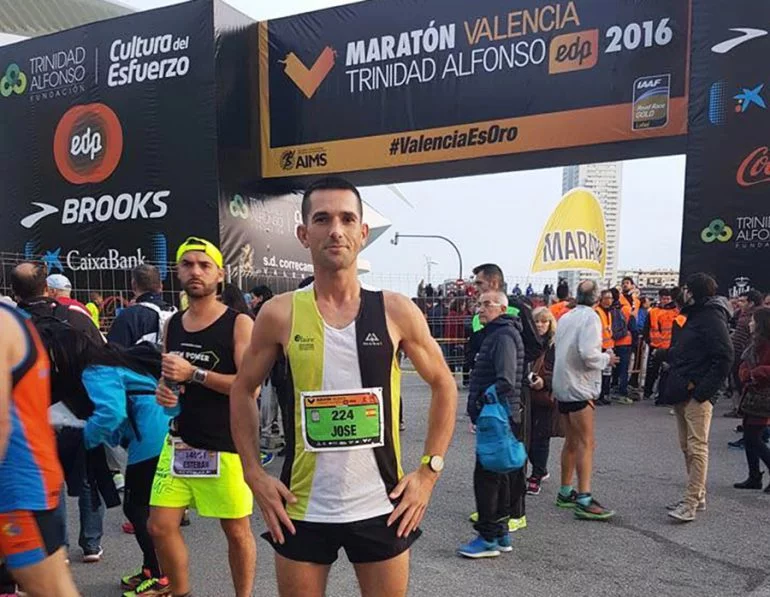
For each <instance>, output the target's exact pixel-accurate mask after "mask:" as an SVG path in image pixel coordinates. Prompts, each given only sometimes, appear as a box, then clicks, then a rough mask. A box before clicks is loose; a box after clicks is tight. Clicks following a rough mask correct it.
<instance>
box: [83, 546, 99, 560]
mask: <svg viewBox="0 0 770 597" xmlns="http://www.w3.org/2000/svg"><path fill="white" fill-rule="evenodd" d="M103 554H104V549H103V548H102V546H101V545H100V546H99V547H97V548H96V549H84V550H83V562H85V563H86V564H95V563H96V562H101V561H102V555H103Z"/></svg>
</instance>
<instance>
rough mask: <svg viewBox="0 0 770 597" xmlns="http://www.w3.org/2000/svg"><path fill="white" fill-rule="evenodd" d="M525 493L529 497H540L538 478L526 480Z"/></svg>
mask: <svg viewBox="0 0 770 597" xmlns="http://www.w3.org/2000/svg"><path fill="white" fill-rule="evenodd" d="M527 493H528V494H529V495H540V479H539V478H538V477H534V476H533V477H530V478H529V479H527Z"/></svg>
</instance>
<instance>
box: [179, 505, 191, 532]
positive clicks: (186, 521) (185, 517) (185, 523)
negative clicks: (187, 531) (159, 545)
mask: <svg viewBox="0 0 770 597" xmlns="http://www.w3.org/2000/svg"><path fill="white" fill-rule="evenodd" d="M179 526H180V527H189V526H190V511H189V510H188V509H187V508H185V509H184V514H182V522H180V523H179Z"/></svg>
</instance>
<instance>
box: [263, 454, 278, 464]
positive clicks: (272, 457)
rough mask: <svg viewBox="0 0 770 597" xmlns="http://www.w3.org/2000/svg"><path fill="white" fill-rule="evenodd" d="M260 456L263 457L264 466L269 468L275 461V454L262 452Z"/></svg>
mask: <svg viewBox="0 0 770 597" xmlns="http://www.w3.org/2000/svg"><path fill="white" fill-rule="evenodd" d="M260 456H261V457H262V466H267V465H268V464H270V463H271V462H273V460H275V454H273V453H272V452H260Z"/></svg>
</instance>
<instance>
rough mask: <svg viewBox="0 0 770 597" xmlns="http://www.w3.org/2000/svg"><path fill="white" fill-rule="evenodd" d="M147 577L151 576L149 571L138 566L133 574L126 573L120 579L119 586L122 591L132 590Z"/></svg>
mask: <svg viewBox="0 0 770 597" xmlns="http://www.w3.org/2000/svg"><path fill="white" fill-rule="evenodd" d="M149 578H151V576H150V571H149V570H147V569H146V568H139V569H138V570H136V571H135V572H134V573H133V574H127V575H126V576H124V577H123V578H121V579H120V588H121V589H123V590H124V591H133V590H134V589H136V587H138V586H139V585H141V584H142V583H143V582H144V581H146V580H148V579H149Z"/></svg>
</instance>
